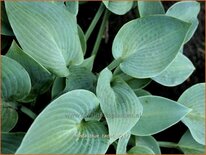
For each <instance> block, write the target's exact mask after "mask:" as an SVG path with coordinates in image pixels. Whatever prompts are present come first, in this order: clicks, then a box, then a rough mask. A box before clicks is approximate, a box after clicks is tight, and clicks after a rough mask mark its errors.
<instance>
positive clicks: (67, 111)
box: [1, 1, 205, 154]
mask: <svg viewBox="0 0 206 155" xmlns="http://www.w3.org/2000/svg"><path fill="white" fill-rule="evenodd" d="M84 3H85V2H78V1H73V2H71V1H67V2H57V1H49V2H34V1H32V2H26V1H24V2H21V1H18V2H14V1H13V2H12V1H5V2H4V3H3V2H2V3H1V12H2V17H1V24H2V25H1V26H2V29H1V35H2V36H7V38H10V39H13V41H12V44H11V45H6V42H7V41H6V40H5V39H4V40H2V41H3V42H2V49H3V48H4V47H5V46H9V48H8V50H6V53H5V54H3V55H1V66H2V67H1V75H2V83H1V86H2V89H1V90H2V93H1V100H2V104H1V105H2V106H1V108H2V109H1V118H2V128H1V131H2V136H1V137H2V139H1V143H2V153H15V154H45V153H46V154H105V153H117V154H126V153H128V154H161V150H160V147H161V148H162V147H169V148H176V149H179V150H180V151H181V152H182V153H185V154H196V153H202V154H204V147H205V111H204V109H205V84H204V83H197V84H195V85H193V86H191V87H190V88H188V89H187V90H185V92H183V94H182V95H181V96H180V97H179V99H178V100H171V99H169V98H165V97H162V96H157V95H152V92H148V91H147V90H145V87H146V86H147V85H149V84H150V82H151V81H155V82H156V83H159V84H161V85H163V86H165V87H173V86H177V85H180V84H182V83H183V82H184V81H186V80H187V79H188V77H189V76H190V75H191V74H192V73H193V71H194V69H195V66H194V65H193V63H192V62H191V61H190V60H189V59H188V58H187V57H186V56H185V55H184V53H183V49H184V45H185V44H186V43H187V42H188V41H189V40H190V39H191V38H192V36H193V34H194V33H195V30H196V29H197V26H198V19H197V15H198V13H199V11H200V4H199V3H198V2H195V1H191V2H189V1H188V2H177V3H175V4H174V5H172V6H171V7H170V8H169V9H168V10H165V9H164V7H163V5H162V3H161V2H160V1H155V2H146V1H138V2H137V1H134V2H133V1H122V2H118V1H102V2H101V4H100V7H99V9H98V10H97V12H96V15H95V16H94V19H93V20H92V22H91V25H90V26H88V30H87V31H85V32H84V31H83V30H82V28H81V26H80V25H78V24H77V14H78V11H79V5H84ZM87 3H90V2H87ZM131 10H133V11H135V12H137V13H138V16H137V17H136V19H133V20H131V21H129V22H127V23H125V24H124V25H123V26H122V27H121V28H120V29H119V31H118V33H117V34H116V36H115V38H114V40H113V43H112V46H111V47H110V48H111V52H112V55H113V58H114V60H113V61H112V62H111V63H110V64H109V65H108V66H104V68H103V69H102V70H101V71H100V72H94V70H93V67H94V61H95V60H96V59H95V58H96V56H97V52H98V51H99V46H100V43H101V39H102V37H103V36H104V34H105V31H106V27H107V24H108V22H109V21H110V18H109V17H111V15H113V14H116V15H124V14H126V13H127V12H129V11H131ZM88 11H89V10H88ZM101 17H102V18H101ZM100 19H102V20H100ZM98 21H99V22H100V21H101V22H100V23H101V25H100V29H99V32H98V34H97V37H96V42H95V43H94V45H93V46H94V48H93V51H88V50H87V45H88V39H89V37H90V36H91V34H92V32H94V31H93V30H94V28H95V26H96V25H97V23H99V22H98ZM4 44H5V45H4ZM107 52H109V51H107ZM194 52H196V51H194ZM90 53H91V54H90ZM85 54H86V55H85ZM156 91H158V90H156ZM42 94H43V95H42ZM44 94H50V95H51V98H50V99H49V102H48V103H44V102H45V100H41V99H42V96H44ZM40 96H41V98H40ZM41 104H42V105H45V104H46V106H43V108H41V109H38V110H35V111H36V112H35V113H34V112H33V111H34V109H36V107H38V106H37V105H41ZM19 113H25V114H26V115H28V117H30V118H31V119H33V121H32V124H31V126H30V127H29V129H28V130H27V132H22V131H21V130H18V128H15V127H16V126H17V123H18V122H23V123H22V124H24V121H25V120H26V118H22V117H19ZM180 121H181V122H183V123H184V124H185V126H186V127H187V128H188V130H187V131H186V132H185V133H184V134H183V135H182V137H181V138H180V139H179V142H178V143H173V142H165V141H157V140H156V139H155V138H154V137H153V135H154V134H157V133H160V132H162V131H164V130H166V129H168V128H170V127H171V126H173V125H175V124H176V123H178V122H180ZM168 136H172V135H168ZM111 148H114V149H113V152H112V151H111V150H112V149H111Z"/></svg>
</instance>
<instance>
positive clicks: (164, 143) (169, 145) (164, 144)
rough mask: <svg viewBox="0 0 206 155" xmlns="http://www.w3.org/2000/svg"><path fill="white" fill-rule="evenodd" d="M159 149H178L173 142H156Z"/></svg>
mask: <svg viewBox="0 0 206 155" xmlns="http://www.w3.org/2000/svg"><path fill="white" fill-rule="evenodd" d="M158 144H159V146H160V147H166V148H178V144H176V143H173V142H162V141H159V142H158Z"/></svg>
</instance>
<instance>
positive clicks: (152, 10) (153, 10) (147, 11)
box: [137, 1, 165, 17]
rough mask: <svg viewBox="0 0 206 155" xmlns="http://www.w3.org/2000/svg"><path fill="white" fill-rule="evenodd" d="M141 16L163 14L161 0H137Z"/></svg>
mask: <svg viewBox="0 0 206 155" xmlns="http://www.w3.org/2000/svg"><path fill="white" fill-rule="evenodd" d="M137 3H138V10H139V14H140V16H141V17H143V16H148V15H155V14H165V10H164V7H163V5H162V3H161V1H154V2H153V1H137Z"/></svg>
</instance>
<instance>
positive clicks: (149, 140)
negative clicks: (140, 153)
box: [135, 136, 161, 154]
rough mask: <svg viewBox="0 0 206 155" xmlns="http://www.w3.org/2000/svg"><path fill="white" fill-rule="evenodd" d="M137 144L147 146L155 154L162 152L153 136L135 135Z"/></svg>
mask: <svg viewBox="0 0 206 155" xmlns="http://www.w3.org/2000/svg"><path fill="white" fill-rule="evenodd" d="M135 142H136V146H139V145H140V146H146V147H148V148H150V149H151V150H152V151H153V152H154V153H155V154H161V151H160V147H159V145H158V143H157V141H156V140H155V139H154V138H153V137H152V136H141V137H139V136H135Z"/></svg>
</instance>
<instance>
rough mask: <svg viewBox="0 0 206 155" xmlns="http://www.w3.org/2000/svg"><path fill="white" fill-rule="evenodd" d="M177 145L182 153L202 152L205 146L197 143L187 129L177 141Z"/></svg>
mask: <svg viewBox="0 0 206 155" xmlns="http://www.w3.org/2000/svg"><path fill="white" fill-rule="evenodd" d="M178 147H179V148H180V149H181V150H182V151H183V152H184V154H204V153H205V146H204V145H201V144H199V143H197V142H196V141H195V140H194V139H193V137H192V135H191V133H190V131H189V130H187V131H186V132H185V134H184V135H183V136H182V138H181V139H180V141H179V143H178Z"/></svg>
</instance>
